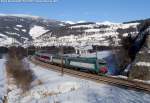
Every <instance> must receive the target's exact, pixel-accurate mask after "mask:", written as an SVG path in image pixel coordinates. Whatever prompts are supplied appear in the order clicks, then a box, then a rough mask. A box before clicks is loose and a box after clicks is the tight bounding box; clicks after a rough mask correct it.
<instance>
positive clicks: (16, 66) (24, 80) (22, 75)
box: [6, 48, 34, 91]
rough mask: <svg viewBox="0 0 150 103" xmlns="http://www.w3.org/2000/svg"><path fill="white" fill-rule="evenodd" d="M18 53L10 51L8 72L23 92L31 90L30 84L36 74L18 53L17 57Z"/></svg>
mask: <svg viewBox="0 0 150 103" xmlns="http://www.w3.org/2000/svg"><path fill="white" fill-rule="evenodd" d="M14 51H15V52H18V51H17V49H15V48H12V49H9V53H8V60H7V65H6V66H7V72H8V74H9V75H10V76H12V77H13V78H14V79H15V80H16V83H17V85H18V86H19V87H21V88H22V90H23V91H26V90H28V89H30V84H31V82H32V81H33V79H34V74H33V72H32V70H31V69H30V68H29V64H28V63H26V62H25V61H23V57H22V54H21V53H20V54H19V52H18V55H16V53H15V52H14Z"/></svg>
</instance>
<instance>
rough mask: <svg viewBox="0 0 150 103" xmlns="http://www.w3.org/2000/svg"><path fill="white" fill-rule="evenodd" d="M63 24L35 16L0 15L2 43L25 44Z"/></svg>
mask: <svg viewBox="0 0 150 103" xmlns="http://www.w3.org/2000/svg"><path fill="white" fill-rule="evenodd" d="M60 24H64V25H65V23H63V22H59V21H55V20H48V19H43V18H41V17H35V16H28V15H27V16H25V15H24V16H23V15H16V16H15V15H0V42H1V45H9V44H11V43H12V41H15V43H23V42H24V41H27V40H32V39H34V38H35V37H37V36H39V35H41V34H43V33H45V32H47V31H49V30H52V29H55V28H58V27H60V26H61V25H60Z"/></svg>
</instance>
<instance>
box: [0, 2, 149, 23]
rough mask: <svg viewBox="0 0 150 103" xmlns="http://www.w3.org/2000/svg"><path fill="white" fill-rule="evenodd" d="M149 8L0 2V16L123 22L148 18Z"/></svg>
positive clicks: (141, 5) (136, 4) (134, 4)
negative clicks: (23, 15) (16, 15)
mask: <svg viewBox="0 0 150 103" xmlns="http://www.w3.org/2000/svg"><path fill="white" fill-rule="evenodd" d="M0 1H2V0H0ZM6 1H7V0H6ZM10 1H11V0H10ZM18 1H19V0H18ZM49 1H51V0H49ZM149 5H150V0H56V2H55V3H50V2H49V3H21V2H17V3H8V2H5V3H4V2H0V13H1V14H28V15H36V16H41V17H44V18H49V19H56V20H61V21H75V22H76V21H94V22H102V21H111V22H124V21H130V20H137V19H145V18H149V17H150V6H149Z"/></svg>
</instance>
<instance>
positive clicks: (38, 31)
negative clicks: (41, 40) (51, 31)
mask: <svg viewBox="0 0 150 103" xmlns="http://www.w3.org/2000/svg"><path fill="white" fill-rule="evenodd" d="M47 31H48V30H46V29H45V28H44V27H42V26H37V25H35V26H34V27H33V28H31V30H30V32H29V34H30V35H31V36H32V37H33V38H34V39H35V38H36V37H39V36H40V35H42V34H44V33H46V32H47Z"/></svg>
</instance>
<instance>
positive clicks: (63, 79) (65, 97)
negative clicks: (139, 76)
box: [8, 63, 150, 103]
mask: <svg viewBox="0 0 150 103" xmlns="http://www.w3.org/2000/svg"><path fill="white" fill-rule="evenodd" d="M30 67H31V69H32V70H33V72H34V74H35V76H36V77H37V78H36V79H35V80H34V81H33V82H32V88H31V90H30V91H29V92H27V93H26V94H22V95H20V94H21V93H20V92H21V91H20V89H19V88H16V87H15V86H14V88H13V87H12V91H11V92H9V94H8V103H150V94H146V93H144V92H137V91H133V90H128V89H127V88H126V89H123V88H119V87H115V86H111V85H107V84H102V83H95V82H92V81H89V80H84V79H80V78H75V77H71V76H68V75H64V76H61V74H60V73H57V72H54V71H51V70H48V69H47V68H43V67H40V66H38V65H35V64H32V63H30ZM39 80H40V81H41V82H42V84H41V83H40V84H39V83H38V81H39Z"/></svg>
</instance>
